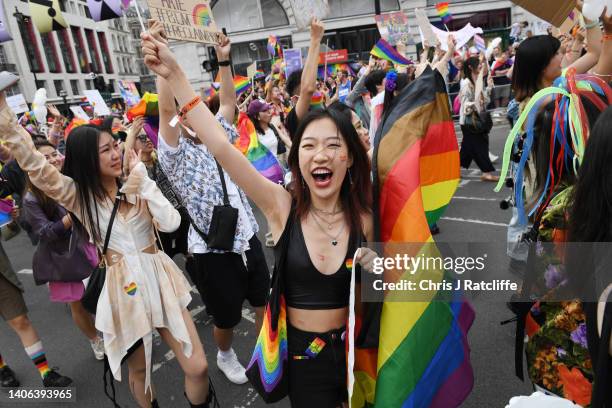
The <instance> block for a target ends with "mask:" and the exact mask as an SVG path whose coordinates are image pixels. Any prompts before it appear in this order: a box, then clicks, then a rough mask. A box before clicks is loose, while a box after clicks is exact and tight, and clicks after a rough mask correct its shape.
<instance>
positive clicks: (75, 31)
mask: <svg viewBox="0 0 612 408" xmlns="http://www.w3.org/2000/svg"><path fill="white" fill-rule="evenodd" d="M70 30H71V31H72V40H73V41H74V49H75V50H76V54H77V58H78V59H79V66H80V67H81V72H83V73H85V74H86V73H88V72H91V68H90V67H89V59H88V58H87V53H86V52H85V44H84V43H83V36H82V35H81V30H80V29H79V27H74V26H70Z"/></svg>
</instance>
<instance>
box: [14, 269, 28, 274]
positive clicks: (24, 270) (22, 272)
mask: <svg viewBox="0 0 612 408" xmlns="http://www.w3.org/2000/svg"><path fill="white" fill-rule="evenodd" d="M17 273H19V274H22V275H31V274H32V270H31V269H22V270H20V271H19V272H17Z"/></svg>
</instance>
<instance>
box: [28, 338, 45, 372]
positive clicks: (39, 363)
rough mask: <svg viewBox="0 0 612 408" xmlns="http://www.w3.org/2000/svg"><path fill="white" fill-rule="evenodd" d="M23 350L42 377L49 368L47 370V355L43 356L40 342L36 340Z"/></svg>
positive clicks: (43, 352)
mask: <svg viewBox="0 0 612 408" xmlns="http://www.w3.org/2000/svg"><path fill="white" fill-rule="evenodd" d="M25 351H26V353H28V356H30V358H31V359H32V362H33V363H34V365H35V366H36V368H37V369H38V372H39V373H40V376H41V377H42V378H43V379H44V378H45V377H46V376H47V374H49V371H51V370H49V364H47V356H45V351H44V350H43V346H42V342H40V341H38V342H36V343H34V344H32V345H31V346H29V347H26V348H25Z"/></svg>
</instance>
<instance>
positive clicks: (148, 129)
mask: <svg viewBox="0 0 612 408" xmlns="http://www.w3.org/2000/svg"><path fill="white" fill-rule="evenodd" d="M126 114H127V118H128V120H129V121H130V122H131V121H132V120H134V118H136V117H137V116H144V117H145V124H144V126H143V129H144V131H145V133H146V134H147V136H148V137H149V139H151V142H152V143H153V146H155V147H157V134H158V133H159V106H158V98H157V94H154V93H149V92H145V94H144V95H143V96H142V99H140V102H138V103H137V104H136V105H134V106H133V107H131V108H130V109H129V110H128V111H127V112H126Z"/></svg>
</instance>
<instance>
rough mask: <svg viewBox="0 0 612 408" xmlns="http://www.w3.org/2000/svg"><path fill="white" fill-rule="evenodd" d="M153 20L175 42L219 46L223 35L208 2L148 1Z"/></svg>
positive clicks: (189, 0) (197, 0) (193, 0)
mask: <svg viewBox="0 0 612 408" xmlns="http://www.w3.org/2000/svg"><path fill="white" fill-rule="evenodd" d="M147 4H148V5H149V11H150V13H151V18H152V19H154V20H157V21H159V22H160V23H162V24H163V26H164V31H165V32H166V36H167V37H168V38H170V39H173V40H181V41H191V42H199V43H205V44H217V43H218V42H219V36H220V35H221V33H220V32H219V30H218V29H217V24H216V23H215V20H214V18H213V14H212V9H211V7H210V1H208V0H147Z"/></svg>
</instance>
